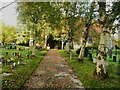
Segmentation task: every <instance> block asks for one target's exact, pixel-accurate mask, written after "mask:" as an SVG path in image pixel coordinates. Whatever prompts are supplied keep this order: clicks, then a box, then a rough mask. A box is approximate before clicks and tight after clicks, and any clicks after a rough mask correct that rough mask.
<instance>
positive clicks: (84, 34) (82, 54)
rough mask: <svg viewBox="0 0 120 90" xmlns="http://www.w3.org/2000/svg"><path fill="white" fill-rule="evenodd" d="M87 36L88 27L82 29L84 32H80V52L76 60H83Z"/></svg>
mask: <svg viewBox="0 0 120 90" xmlns="http://www.w3.org/2000/svg"><path fill="white" fill-rule="evenodd" d="M87 38H88V28H86V29H84V32H83V33H82V42H81V48H80V54H79V56H78V60H79V61H82V62H83V58H84V52H85V47H86V42H87Z"/></svg>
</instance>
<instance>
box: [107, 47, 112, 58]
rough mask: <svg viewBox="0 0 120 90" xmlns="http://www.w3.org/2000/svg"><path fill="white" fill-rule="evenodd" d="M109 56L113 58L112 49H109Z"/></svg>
mask: <svg viewBox="0 0 120 90" xmlns="http://www.w3.org/2000/svg"><path fill="white" fill-rule="evenodd" d="M108 54H109V57H110V58H112V48H111V49H109V52H108Z"/></svg>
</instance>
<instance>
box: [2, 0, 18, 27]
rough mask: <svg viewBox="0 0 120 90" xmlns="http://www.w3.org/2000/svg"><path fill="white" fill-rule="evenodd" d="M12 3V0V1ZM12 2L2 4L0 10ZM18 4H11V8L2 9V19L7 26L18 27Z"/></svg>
mask: <svg viewBox="0 0 120 90" xmlns="http://www.w3.org/2000/svg"><path fill="white" fill-rule="evenodd" d="M10 1H12V0H10ZM9 3H10V2H0V8H1V7H3V6H6V5H8V4H9ZM16 6H17V4H16V3H13V4H11V5H10V6H8V7H6V8H4V9H2V10H1V11H0V18H2V20H3V22H4V23H5V24H6V25H13V26H16V25H17V12H16Z"/></svg>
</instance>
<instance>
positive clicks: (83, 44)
mask: <svg viewBox="0 0 120 90" xmlns="http://www.w3.org/2000/svg"><path fill="white" fill-rule="evenodd" d="M86 5H87V6H86ZM85 7H86V8H85V10H87V12H86V13H85V17H84V25H85V28H84V30H83V31H82V42H81V47H80V54H79V56H78V60H79V61H83V58H84V51H85V47H86V42H87V39H88V34H89V30H90V26H91V25H92V20H93V16H94V8H95V3H94V2H92V3H91V4H90V7H89V3H88V2H87V3H86V4H85ZM82 9H83V8H82ZM80 16H81V12H80Z"/></svg>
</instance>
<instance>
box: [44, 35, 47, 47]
mask: <svg viewBox="0 0 120 90" xmlns="http://www.w3.org/2000/svg"><path fill="white" fill-rule="evenodd" d="M46 47H47V35H46V34H45V42H44V48H45V49H46Z"/></svg>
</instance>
